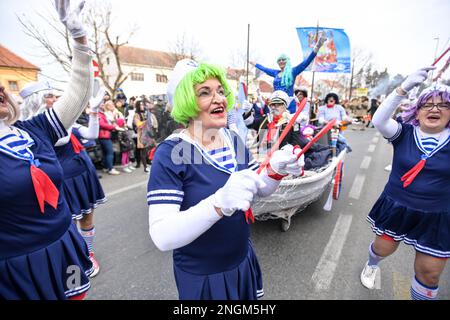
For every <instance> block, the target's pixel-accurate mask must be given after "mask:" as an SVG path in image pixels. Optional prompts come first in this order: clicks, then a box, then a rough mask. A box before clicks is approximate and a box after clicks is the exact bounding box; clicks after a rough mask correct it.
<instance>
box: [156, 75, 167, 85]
mask: <svg viewBox="0 0 450 320" xmlns="http://www.w3.org/2000/svg"><path fill="white" fill-rule="evenodd" d="M156 82H163V83H167V82H169V81H168V79H167V76H166V75H164V74H157V75H156Z"/></svg>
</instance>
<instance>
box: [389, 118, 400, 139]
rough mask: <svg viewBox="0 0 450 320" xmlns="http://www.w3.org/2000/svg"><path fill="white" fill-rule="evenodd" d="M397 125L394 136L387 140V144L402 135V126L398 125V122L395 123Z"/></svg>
mask: <svg viewBox="0 0 450 320" xmlns="http://www.w3.org/2000/svg"><path fill="white" fill-rule="evenodd" d="M397 124H398V129H397V132H396V133H395V134H394V136H393V137H391V138H388V139H387V140H388V141H389V142H392V141H394V140H395V139H397V138H398V137H399V136H400V134H401V133H402V129H403V127H402V125H401V124H400V122H397Z"/></svg>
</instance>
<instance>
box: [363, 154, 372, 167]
mask: <svg viewBox="0 0 450 320" xmlns="http://www.w3.org/2000/svg"><path fill="white" fill-rule="evenodd" d="M370 161H372V157H370V156H365V157H364V159H363V161H362V162H361V166H360V168H361V169H369V166H370Z"/></svg>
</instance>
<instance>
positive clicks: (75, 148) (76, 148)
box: [70, 133, 84, 154]
mask: <svg viewBox="0 0 450 320" xmlns="http://www.w3.org/2000/svg"><path fill="white" fill-rule="evenodd" d="M70 142H71V143H72V147H73V151H75V153H76V154H79V153H80V152H81V151H82V150H84V147H83V145H82V144H81V142H80V141H79V140H78V139H77V137H75V135H74V134H73V133H72V134H71V135H70Z"/></svg>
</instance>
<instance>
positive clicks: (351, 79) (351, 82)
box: [348, 57, 355, 101]
mask: <svg viewBox="0 0 450 320" xmlns="http://www.w3.org/2000/svg"><path fill="white" fill-rule="evenodd" d="M354 71H355V57H353V59H352V74H351V76H350V89H349V93H348V101H350V100H351V99H352V87H353V72H354Z"/></svg>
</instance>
